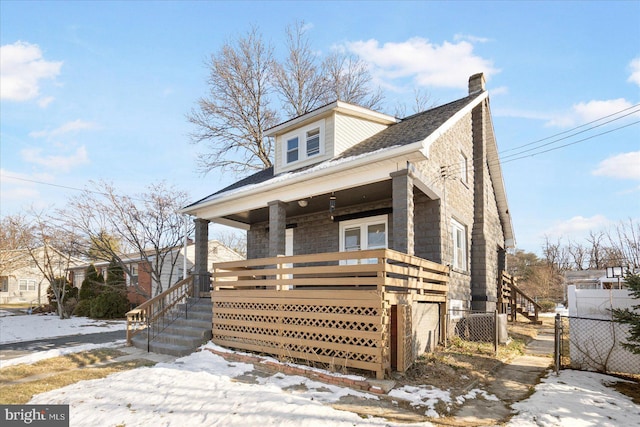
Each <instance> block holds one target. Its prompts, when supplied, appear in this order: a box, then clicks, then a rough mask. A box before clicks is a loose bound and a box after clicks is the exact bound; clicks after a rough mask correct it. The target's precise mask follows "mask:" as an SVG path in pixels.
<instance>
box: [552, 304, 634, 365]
mask: <svg viewBox="0 0 640 427" xmlns="http://www.w3.org/2000/svg"><path fill="white" fill-rule="evenodd" d="M628 332H629V327H628V326H627V325H623V324H620V323H618V322H615V321H613V320H611V319H593V318H586V317H569V316H560V315H558V316H556V322H555V366H556V369H565V368H571V369H578V370H586V371H597V372H602V373H619V374H640V354H634V353H632V352H630V351H629V350H627V349H626V348H624V347H623V346H622V343H624V342H626V337H627V335H628Z"/></svg>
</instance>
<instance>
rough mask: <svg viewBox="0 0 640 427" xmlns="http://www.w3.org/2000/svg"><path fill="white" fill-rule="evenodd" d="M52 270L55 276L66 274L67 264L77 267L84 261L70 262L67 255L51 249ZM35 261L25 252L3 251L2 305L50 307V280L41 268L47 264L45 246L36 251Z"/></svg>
mask: <svg viewBox="0 0 640 427" xmlns="http://www.w3.org/2000/svg"><path fill="white" fill-rule="evenodd" d="M49 251H50V254H51V255H50V262H51V263H52V270H53V272H54V273H55V275H56V277H63V276H65V275H66V269H67V266H68V265H77V264H80V263H81V261H80V260H77V259H75V258H72V259H71V260H68V257H67V256H65V255H64V254H60V253H59V252H57V251H55V250H52V249H49ZM34 254H35V257H36V259H37V260H38V262H37V263H36V261H35V260H34V259H33V258H32V256H31V255H30V253H29V251H28V250H26V249H21V250H12V251H3V253H2V269H1V272H0V303H2V304H23V303H28V304H31V305H34V306H37V305H40V304H47V303H48V302H49V300H48V299H47V289H48V288H49V285H50V283H49V281H48V280H47V278H46V277H45V276H44V274H42V271H40V269H39V268H38V265H41V266H44V265H45V258H46V257H45V250H44V247H41V248H37V249H35V251H34Z"/></svg>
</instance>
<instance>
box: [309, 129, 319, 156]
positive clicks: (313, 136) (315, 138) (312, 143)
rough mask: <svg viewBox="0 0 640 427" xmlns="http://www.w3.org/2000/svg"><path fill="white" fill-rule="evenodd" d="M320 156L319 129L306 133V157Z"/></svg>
mask: <svg viewBox="0 0 640 427" xmlns="http://www.w3.org/2000/svg"><path fill="white" fill-rule="evenodd" d="M316 154H320V128H315V129H313V130H310V131H307V157H311V156H315V155H316Z"/></svg>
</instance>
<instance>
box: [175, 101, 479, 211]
mask: <svg viewBox="0 0 640 427" xmlns="http://www.w3.org/2000/svg"><path fill="white" fill-rule="evenodd" d="M480 94H481V93H474V94H473V95H470V96H466V97H464V98H461V99H458V100H456V101H453V102H450V103H448V104H444V105H440V106H438V107H435V108H432V109H430V110H427V111H423V112H421V113H417V114H414V115H412V116H409V117H406V118H404V119H402V120H401V121H400V122H399V123H397V124H393V125H390V126H389V127H388V128H386V129H384V130H382V131H380V132H379V133H377V134H375V135H373V136H371V137H369V138H367V139H365V140H364V141H362V142H360V143H358V144H356V145H354V146H353V147H351V148H348V149H347V150H345V151H344V152H343V153H342V154H340V155H339V156H337V157H335V158H333V159H331V160H337V159H346V158H349V157H354V156H358V155H362V154H366V153H370V152H373V151H377V150H381V149H384V148H389V147H397V146H402V145H407V144H411V143H414V142H417V141H422V140H423V139H425V138H427V137H428V136H429V135H431V134H432V133H433V132H435V131H436V130H437V129H438V128H439V127H440V126H442V125H443V124H444V123H445V122H446V121H447V120H449V119H450V118H451V117H452V116H453V115H454V114H456V113H457V112H458V111H460V110H461V109H462V108H464V107H465V106H466V105H467V104H469V103H470V102H471V101H473V99H475V98H476V97H478V96H479V95H480ZM309 167H310V166H307V167H304V168H301V169H298V170H296V171H293V172H294V173H295V172H297V171H300V170H304V169H307V168H309ZM287 173H291V172H287ZM274 176H275V175H274V169H273V166H272V167H269V168H267V169H264V170H262V171H260V172H257V173H255V174H253V175H250V176H248V177H246V178H243V179H241V180H240V181H238V182H236V183H234V184H231V185H229V186H228V187H225V188H223V189H222V190H219V191H217V192H215V193H213V194H211V195H209V196H207V197H205V198H203V199H200V200H198V201H197V202H195V203H192V204H190V205H189V206H186V207H191V206H195V205H197V204H199V203H202V202H205V201H207V199H209V198H211V197H213V196H215V195H218V194H222V193H226V192H228V191H231V190H236V189H238V188H242V187H245V186H248V185H253V184H259V183H261V182H265V181H268V180H270V179H272V178H273V177H274Z"/></svg>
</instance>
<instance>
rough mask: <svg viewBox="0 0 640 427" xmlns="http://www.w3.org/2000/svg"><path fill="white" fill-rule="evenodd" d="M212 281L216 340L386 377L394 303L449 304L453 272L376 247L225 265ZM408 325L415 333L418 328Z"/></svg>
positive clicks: (216, 341)
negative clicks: (410, 297)
mask: <svg viewBox="0 0 640 427" xmlns="http://www.w3.org/2000/svg"><path fill="white" fill-rule="evenodd" d="M212 278H213V290H212V292H211V299H212V302H213V342H214V343H216V344H219V345H222V346H226V347H231V348H238V349H242V350H248V351H256V352H261V353H269V354H273V355H276V356H278V357H281V358H284V359H287V358H293V359H302V360H307V361H308V362H309V363H312V364H313V363H323V364H325V365H327V366H330V367H331V366H332V367H335V368H340V367H350V368H356V369H364V370H369V371H373V372H375V373H376V376H377V377H378V378H383V377H384V375H385V372H388V371H390V366H391V365H390V363H391V362H390V360H391V351H392V350H391V344H390V342H391V333H390V328H391V318H392V313H391V304H392V303H391V302H390V301H392V300H397V298H398V296H400V297H402V295H403V294H409V293H411V294H415V296H416V297H418V299H419V300H420V301H426V302H434V303H440V304H442V305H445V304H446V298H447V285H448V281H449V269H448V267H446V266H443V265H440V264H437V263H434V262H431V261H427V260H424V259H422V258H418V257H415V256H409V255H407V254H403V253H400V252H397V251H394V250H390V249H377V250H367V251H357V252H334V253H322V254H313V255H295V256H285V257H273V258H262V259H249V260H242V261H233V262H225V263H219V264H215V265H214V271H213V274H212ZM396 303H397V302H396ZM396 303H394V304H396ZM441 312H442V313H446V310H444V309H443V310H441ZM400 317H401V316H399V317H398V318H400ZM399 326H400V325H399ZM402 326H403V327H406V328H408V329H407V335H408V336H411V333H410V332H411V324H410V323H408V324H406V325H402ZM398 334H399V336H400V337H404V336H405V334H404V332H402V331H401V330H400V329H399V332H398ZM398 341H399V342H400V341H402V338H398ZM398 346H399V348H400V347H401V345H400V344H398ZM407 351H411V354H413V350H412V347H411V346H407ZM412 361H413V359H412V360H411V362H412ZM407 367H408V366H407Z"/></svg>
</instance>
